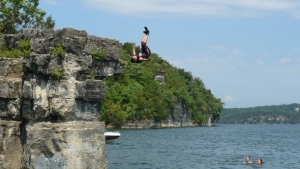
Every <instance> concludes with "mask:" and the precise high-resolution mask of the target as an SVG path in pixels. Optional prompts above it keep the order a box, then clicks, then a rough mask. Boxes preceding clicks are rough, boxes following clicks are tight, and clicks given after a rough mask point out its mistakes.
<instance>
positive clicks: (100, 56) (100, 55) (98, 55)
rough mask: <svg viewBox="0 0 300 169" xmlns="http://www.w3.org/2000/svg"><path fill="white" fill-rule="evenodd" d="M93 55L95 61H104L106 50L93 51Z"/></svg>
mask: <svg viewBox="0 0 300 169" xmlns="http://www.w3.org/2000/svg"><path fill="white" fill-rule="evenodd" d="M91 55H92V57H93V58H94V59H98V60H103V58H104V56H105V50H104V49H98V50H95V51H92V53H91Z"/></svg>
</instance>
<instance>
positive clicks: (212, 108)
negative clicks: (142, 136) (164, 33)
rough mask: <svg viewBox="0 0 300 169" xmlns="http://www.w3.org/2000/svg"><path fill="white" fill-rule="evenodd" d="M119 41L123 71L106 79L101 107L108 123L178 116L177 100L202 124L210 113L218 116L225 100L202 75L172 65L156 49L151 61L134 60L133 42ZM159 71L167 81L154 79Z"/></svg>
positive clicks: (102, 118)
mask: <svg viewBox="0 0 300 169" xmlns="http://www.w3.org/2000/svg"><path fill="white" fill-rule="evenodd" d="M120 45H121V48H122V53H121V57H122V62H121V64H122V67H123V73H122V74H121V75H118V76H113V77H109V78H105V80H104V81H105V83H106V85H107V87H108V91H107V94H106V97H105V99H104V102H103V105H102V108H101V120H102V121H105V122H106V124H112V125H115V126H117V127H118V126H121V125H122V123H124V122H134V121H137V120H144V119H153V120H155V121H161V120H165V119H166V118H167V116H168V115H169V114H171V116H172V117H173V118H176V117H175V116H176V115H175V114H174V108H175V104H176V102H181V103H182V104H183V105H184V106H185V107H186V108H187V109H188V113H189V114H190V115H191V117H192V120H193V122H194V123H198V124H202V123H203V122H205V119H206V117H207V116H210V115H212V116H213V118H214V119H218V118H219V116H220V113H221V110H222V109H223V103H222V102H221V100H220V99H218V98H215V97H214V96H213V94H212V93H211V91H210V90H209V89H206V88H205V85H204V83H203V82H202V80H201V79H200V78H195V77H193V76H192V74H191V72H187V71H185V70H184V69H179V68H176V67H174V66H172V65H171V64H169V63H168V62H167V61H166V60H163V59H162V58H160V57H159V56H158V55H157V54H155V53H153V54H152V55H151V58H152V59H151V61H148V62H143V63H141V64H137V63H131V62H130V58H131V52H132V47H133V43H129V42H126V43H124V44H120ZM139 50H140V48H139V47H137V51H139ZM158 74H163V75H164V76H165V82H162V83H160V82H159V81H157V80H155V77H156V75H158Z"/></svg>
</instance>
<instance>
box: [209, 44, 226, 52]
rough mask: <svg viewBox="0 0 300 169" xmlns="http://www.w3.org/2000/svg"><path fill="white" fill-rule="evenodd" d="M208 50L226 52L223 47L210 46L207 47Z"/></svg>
mask: <svg viewBox="0 0 300 169" xmlns="http://www.w3.org/2000/svg"><path fill="white" fill-rule="evenodd" d="M208 48H209V49H210V50H218V51H219V50H227V48H226V47H225V46H222V45H211V46H209V47H208Z"/></svg>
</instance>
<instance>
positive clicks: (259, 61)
mask: <svg viewBox="0 0 300 169" xmlns="http://www.w3.org/2000/svg"><path fill="white" fill-rule="evenodd" d="M255 62H256V63H257V64H258V65H261V66H263V65H265V62H264V61H263V60H262V59H256V60H255Z"/></svg>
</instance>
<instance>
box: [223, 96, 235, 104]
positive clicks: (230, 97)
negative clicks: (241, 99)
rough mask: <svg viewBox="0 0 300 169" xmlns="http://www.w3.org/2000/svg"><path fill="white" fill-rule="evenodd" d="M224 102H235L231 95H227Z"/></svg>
mask: <svg viewBox="0 0 300 169" xmlns="http://www.w3.org/2000/svg"><path fill="white" fill-rule="evenodd" d="M223 100H224V101H227V102H230V101H233V97H232V96H230V95H225V96H224V98H223Z"/></svg>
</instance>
